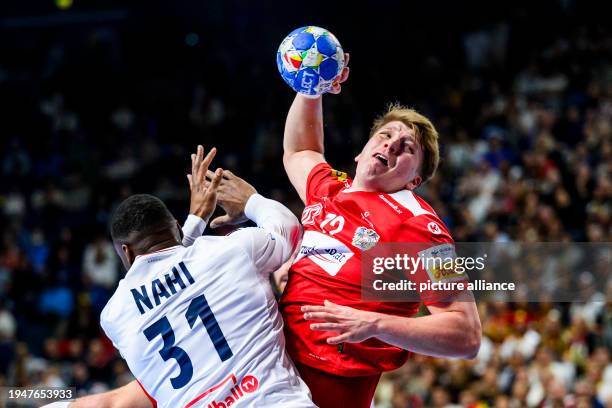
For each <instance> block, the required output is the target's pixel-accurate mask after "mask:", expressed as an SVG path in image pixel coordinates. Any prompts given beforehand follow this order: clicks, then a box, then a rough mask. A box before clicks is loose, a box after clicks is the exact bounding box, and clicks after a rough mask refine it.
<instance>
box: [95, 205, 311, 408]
mask: <svg viewBox="0 0 612 408" xmlns="http://www.w3.org/2000/svg"><path fill="white" fill-rule="evenodd" d="M260 199H261V200H263V198H261V197H260ZM266 201H270V200H266ZM283 208H284V207H283ZM277 210H278V208H277ZM277 215H278V214H277ZM251 218H252V219H253V218H257V217H251ZM277 218H278V217H277ZM270 219H272V218H271V217H268V221H270ZM254 221H256V222H257V220H255V219H254ZM264 224H265V222H264ZM260 225H261V224H260ZM273 229H274V228H272V230H273ZM288 241H289V240H288V239H286V237H284V236H282V235H281V234H278V233H277V232H274V231H267V230H264V229H261V228H245V229H241V230H238V231H237V232H235V233H233V234H231V235H229V236H226V237H213V236H203V237H199V238H197V239H196V240H195V242H194V243H193V245H191V246H190V247H184V246H175V247H172V248H167V249H164V250H162V251H158V252H154V253H151V254H147V255H144V256H139V257H138V258H137V259H136V260H135V262H134V264H133V265H132V267H131V268H130V270H129V271H128V273H127V274H126V276H125V278H124V279H122V280H121V281H120V282H119V287H118V288H117V291H116V292H115V293H114V295H113V296H112V298H111V299H110V300H109V302H108V304H107V305H106V307H105V308H104V310H103V311H102V315H101V325H102V327H103V328H104V331H105V332H106V334H107V335H108V337H109V338H110V339H111V340H112V341H113V343H114V345H115V347H116V348H117V349H118V350H119V351H120V353H121V355H122V356H123V358H125V360H126V361H127V364H128V366H129V367H130V370H131V371H132V373H133V374H134V376H135V377H136V378H137V379H138V381H139V382H140V384H141V385H142V387H143V389H144V390H145V391H146V392H147V394H149V395H150V397H151V398H152V399H154V400H155V401H156V403H157V405H158V406H160V407H161V406H163V407H173V408H175V407H206V408H227V407H230V406H237V407H313V406H315V405H314V404H313V403H312V401H311V400H310V393H309V390H308V388H307V386H306V385H305V383H304V382H303V381H302V380H301V379H300V378H299V377H298V375H297V372H296V370H295V367H294V366H293V364H292V362H291V360H290V359H289V357H288V355H287V353H286V351H285V340H284V337H283V332H282V330H283V323H282V318H281V316H280V314H279V312H278V309H277V304H276V300H275V298H274V295H273V293H272V289H271V287H270V284H269V280H268V277H269V274H270V272H272V271H274V270H275V269H277V268H278V267H280V266H281V264H282V263H283V262H284V261H286V259H287V258H288V257H289V255H290V253H291V251H292V248H291V245H290V244H289V243H288Z"/></svg>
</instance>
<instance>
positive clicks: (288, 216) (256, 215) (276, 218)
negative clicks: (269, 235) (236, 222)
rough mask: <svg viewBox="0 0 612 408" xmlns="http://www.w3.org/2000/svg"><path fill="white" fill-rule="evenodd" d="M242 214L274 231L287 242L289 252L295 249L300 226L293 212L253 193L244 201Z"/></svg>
mask: <svg viewBox="0 0 612 408" xmlns="http://www.w3.org/2000/svg"><path fill="white" fill-rule="evenodd" d="M244 214H245V215H246V216H247V217H248V218H249V219H250V220H251V221H253V222H254V223H255V224H257V226H258V227H261V228H263V229H265V230H267V231H270V232H275V233H276V234H277V235H279V236H281V237H282V238H283V239H285V241H286V242H287V247H288V250H289V251H290V253H292V252H293V250H294V249H295V247H296V245H297V243H298V241H299V239H300V235H301V231H302V227H301V226H300V222H299V221H298V219H297V218H296V217H295V215H293V213H292V212H291V211H290V210H289V209H288V208H287V207H285V206H284V205H282V204H281V203H279V202H278V201H274V200H270V199H268V198H265V197H263V196H262V195H259V194H253V195H252V196H251V197H250V198H249V200H248V201H247V203H246V206H245V208H244Z"/></svg>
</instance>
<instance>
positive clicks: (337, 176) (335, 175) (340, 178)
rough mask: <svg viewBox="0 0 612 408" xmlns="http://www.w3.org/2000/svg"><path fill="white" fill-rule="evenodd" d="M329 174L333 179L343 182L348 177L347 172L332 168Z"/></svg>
mask: <svg viewBox="0 0 612 408" xmlns="http://www.w3.org/2000/svg"><path fill="white" fill-rule="evenodd" d="M331 176H332V178H333V179H335V180H338V181H339V182H341V183H344V182H345V181H346V180H347V179H348V174H346V173H345V172H343V171H338V170H334V169H332V171H331Z"/></svg>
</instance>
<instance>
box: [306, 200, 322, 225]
mask: <svg viewBox="0 0 612 408" xmlns="http://www.w3.org/2000/svg"><path fill="white" fill-rule="evenodd" d="M321 211H323V204H321V203H316V204H313V205H309V206H307V207H306V208H304V211H303V212H302V225H314V223H315V222H314V219H315V217H317V216H318V215H319V214H321Z"/></svg>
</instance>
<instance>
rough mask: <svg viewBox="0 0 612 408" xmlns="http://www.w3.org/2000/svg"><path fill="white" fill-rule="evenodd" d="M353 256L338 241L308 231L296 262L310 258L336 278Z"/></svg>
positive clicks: (347, 248)
mask: <svg viewBox="0 0 612 408" xmlns="http://www.w3.org/2000/svg"><path fill="white" fill-rule="evenodd" d="M353 255H354V254H353V251H351V250H350V248H349V247H347V246H346V245H344V244H343V243H342V242H340V241H338V240H337V239H335V238H332V237H330V236H329V235H325V234H322V233H320V232H317V231H306V232H305V233H304V238H303V239H302V246H301V247H300V252H299V253H298V255H297V257H296V258H295V262H297V261H299V260H300V259H302V258H308V259H310V260H311V261H312V262H314V263H315V264H317V265H318V266H320V267H321V269H323V270H324V271H325V272H327V273H328V274H330V275H331V276H336V274H337V273H338V272H339V271H340V269H341V268H342V267H343V266H344V264H346V262H347V261H348V260H349V259H351V257H352V256H353Z"/></svg>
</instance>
